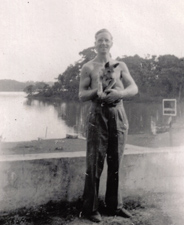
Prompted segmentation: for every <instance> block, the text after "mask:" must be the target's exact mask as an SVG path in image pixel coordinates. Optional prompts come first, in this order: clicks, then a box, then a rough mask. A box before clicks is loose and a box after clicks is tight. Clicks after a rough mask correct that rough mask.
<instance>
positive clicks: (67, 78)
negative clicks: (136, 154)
mask: <svg viewBox="0 0 184 225" xmlns="http://www.w3.org/2000/svg"><path fill="white" fill-rule="evenodd" d="M79 55H80V59H79V60H78V61H77V62H75V63H74V64H71V65H69V66H68V67H67V68H66V70H65V71H64V72H63V73H62V74H59V75H58V77H57V81H56V82H54V84H53V85H52V86H50V85H48V84H46V83H44V82H38V83H37V85H29V86H27V87H26V88H25V90H24V91H25V92H27V93H28V95H29V96H33V97H46V98H58V99H62V100H78V91H79V79H80V71H81V68H82V66H83V65H84V64H85V63H86V62H88V61H89V60H92V59H93V58H94V57H95V56H96V53H95V49H94V47H90V48H87V49H84V50H83V51H81V52H80V53H79ZM117 60H118V61H122V62H125V63H126V65H127V66H128V68H129V71H130V73H131V75H132V77H133V78H134V80H135V82H136V84H137V85H138V87H139V93H138V97H139V98H140V99H150V98H157V97H159V98H177V99H181V98H182V97H183V96H184V90H183V87H184V58H178V57H176V56H174V55H163V56H155V55H147V56H146V57H145V58H142V57H140V56H138V55H135V56H122V57H118V58H117Z"/></svg>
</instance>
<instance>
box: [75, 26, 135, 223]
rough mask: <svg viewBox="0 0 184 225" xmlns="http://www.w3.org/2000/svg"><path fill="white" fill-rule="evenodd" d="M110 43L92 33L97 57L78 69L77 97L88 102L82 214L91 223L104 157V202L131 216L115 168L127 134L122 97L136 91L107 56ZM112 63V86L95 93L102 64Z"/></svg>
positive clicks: (121, 66) (104, 32)
mask: <svg viewBox="0 0 184 225" xmlns="http://www.w3.org/2000/svg"><path fill="white" fill-rule="evenodd" d="M112 45H113V38H112V35H111V33H110V32H109V31H108V30H106V29H102V30H100V31H98V32H97V33H96V35H95V49H96V52H97V56H96V57H95V58H94V59H93V60H91V61H89V62H88V63H86V64H85V65H84V66H83V68H82V70H81V77H80V86H79V98H80V99H81V101H89V100H90V101H91V108H90V113H89V121H88V131H87V156H86V176H85V187H84V195H83V198H84V203H83V214H84V215H87V216H88V217H89V219H90V220H92V221H94V222H100V221H101V215H100V213H99V212H98V190H99V181H100V176H101V173H102V170H103V165H104V160H105V157H107V165H108V172H107V189H106V195H105V203H106V206H107V210H108V212H109V213H110V214H112V215H119V216H123V217H131V215H130V213H129V212H127V211H126V210H125V209H123V208H122V198H121V193H120V187H119V170H120V167H121V159H122V155H123V151H124V146H125V141H126V137H127V130H128V121H127V117H126V114H125V110H124V107H123V99H125V98H126V97H131V96H133V95H135V94H137V92H138V88H137V85H136V84H135V82H134V80H133V78H132V77H131V75H130V73H129V71H128V68H127V66H126V65H125V63H123V62H117V61H115V60H113V59H112V58H111V55H110V49H111V47H112ZM107 62H109V64H110V65H113V64H116V67H115V68H114V72H113V77H114V79H115V85H114V86H113V88H112V89H110V90H109V89H108V90H107V91H104V92H105V93H106V95H105V96H104V95H103V98H102V97H101V95H99V94H98V93H99V91H98V86H99V82H100V79H99V77H100V76H101V75H102V73H103V70H104V66H105V64H106V63H107ZM117 64H118V66H117Z"/></svg>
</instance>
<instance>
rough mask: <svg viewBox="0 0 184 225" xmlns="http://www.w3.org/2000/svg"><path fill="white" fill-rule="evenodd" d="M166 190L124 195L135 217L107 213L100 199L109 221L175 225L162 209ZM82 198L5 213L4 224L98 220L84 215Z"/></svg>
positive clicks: (45, 224) (76, 224)
mask: <svg viewBox="0 0 184 225" xmlns="http://www.w3.org/2000/svg"><path fill="white" fill-rule="evenodd" d="M163 201H164V195H163V194H149V195H145V196H144V197H142V196H131V197H127V198H125V199H124V207H125V208H126V209H127V210H129V212H131V213H132V215H133V217H132V218H131V219H124V218H122V217H112V216H107V215H106V213H105V208H104V202H103V200H100V207H99V208H100V210H99V211H100V212H101V214H102V222H101V223H99V224H103V225H105V224H109V225H120V224H124V225H161V224H162V225H172V221H171V219H170V218H169V216H168V215H167V214H165V213H164V212H163V211H162V207H161V205H162V202H163ZM81 207H82V200H81V199H79V200H78V201H76V202H72V203H68V202H58V203H56V202H49V203H47V204H46V205H42V206H39V207H37V208H30V209H25V208H22V209H19V210H17V211H14V212H11V213H9V214H6V213H4V214H1V216H0V224H1V225H15V224H19V225H64V224H70V225H81V224H82V225H83V224H94V223H93V222H91V221H89V220H88V219H86V218H82V217H81V218H80V217H79V215H80V211H81Z"/></svg>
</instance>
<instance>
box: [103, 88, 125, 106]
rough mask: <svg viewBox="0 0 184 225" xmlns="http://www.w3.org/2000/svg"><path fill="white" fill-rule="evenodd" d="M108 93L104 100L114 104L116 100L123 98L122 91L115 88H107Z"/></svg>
mask: <svg viewBox="0 0 184 225" xmlns="http://www.w3.org/2000/svg"><path fill="white" fill-rule="evenodd" d="M104 92H105V93H106V94H107V95H106V97H105V98H103V100H104V102H106V103H107V104H112V103H114V102H116V101H117V100H120V99H121V98H122V94H121V93H120V91H117V90H115V89H110V90H106V91H104Z"/></svg>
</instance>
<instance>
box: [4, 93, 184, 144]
mask: <svg viewBox="0 0 184 225" xmlns="http://www.w3.org/2000/svg"><path fill="white" fill-rule="evenodd" d="M124 106H125V109H126V112H127V117H128V120H129V135H128V143H129V144H134V145H139V146H145V147H166V146H178V145H184V141H183V130H184V127H183V124H184V104H183V103H180V104H178V105H177V109H178V110H177V116H176V117H172V118H171V117H170V116H163V114H162V102H155V103H153V102H151V103H148V102H146V103H137V102H124ZM88 113H89V103H85V104H84V103H76V102H53V101H39V100H29V99H27V98H26V94H25V93H23V92H0V115H1V116H0V138H1V139H0V140H1V141H3V142H16V141H30V140H37V139H40V138H43V139H55V138H64V137H66V134H67V133H74V132H77V133H78V135H79V136H80V137H84V136H85V130H86V118H87V115H88ZM171 120H172V124H171V123H170V122H171ZM170 125H172V126H171V128H170Z"/></svg>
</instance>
